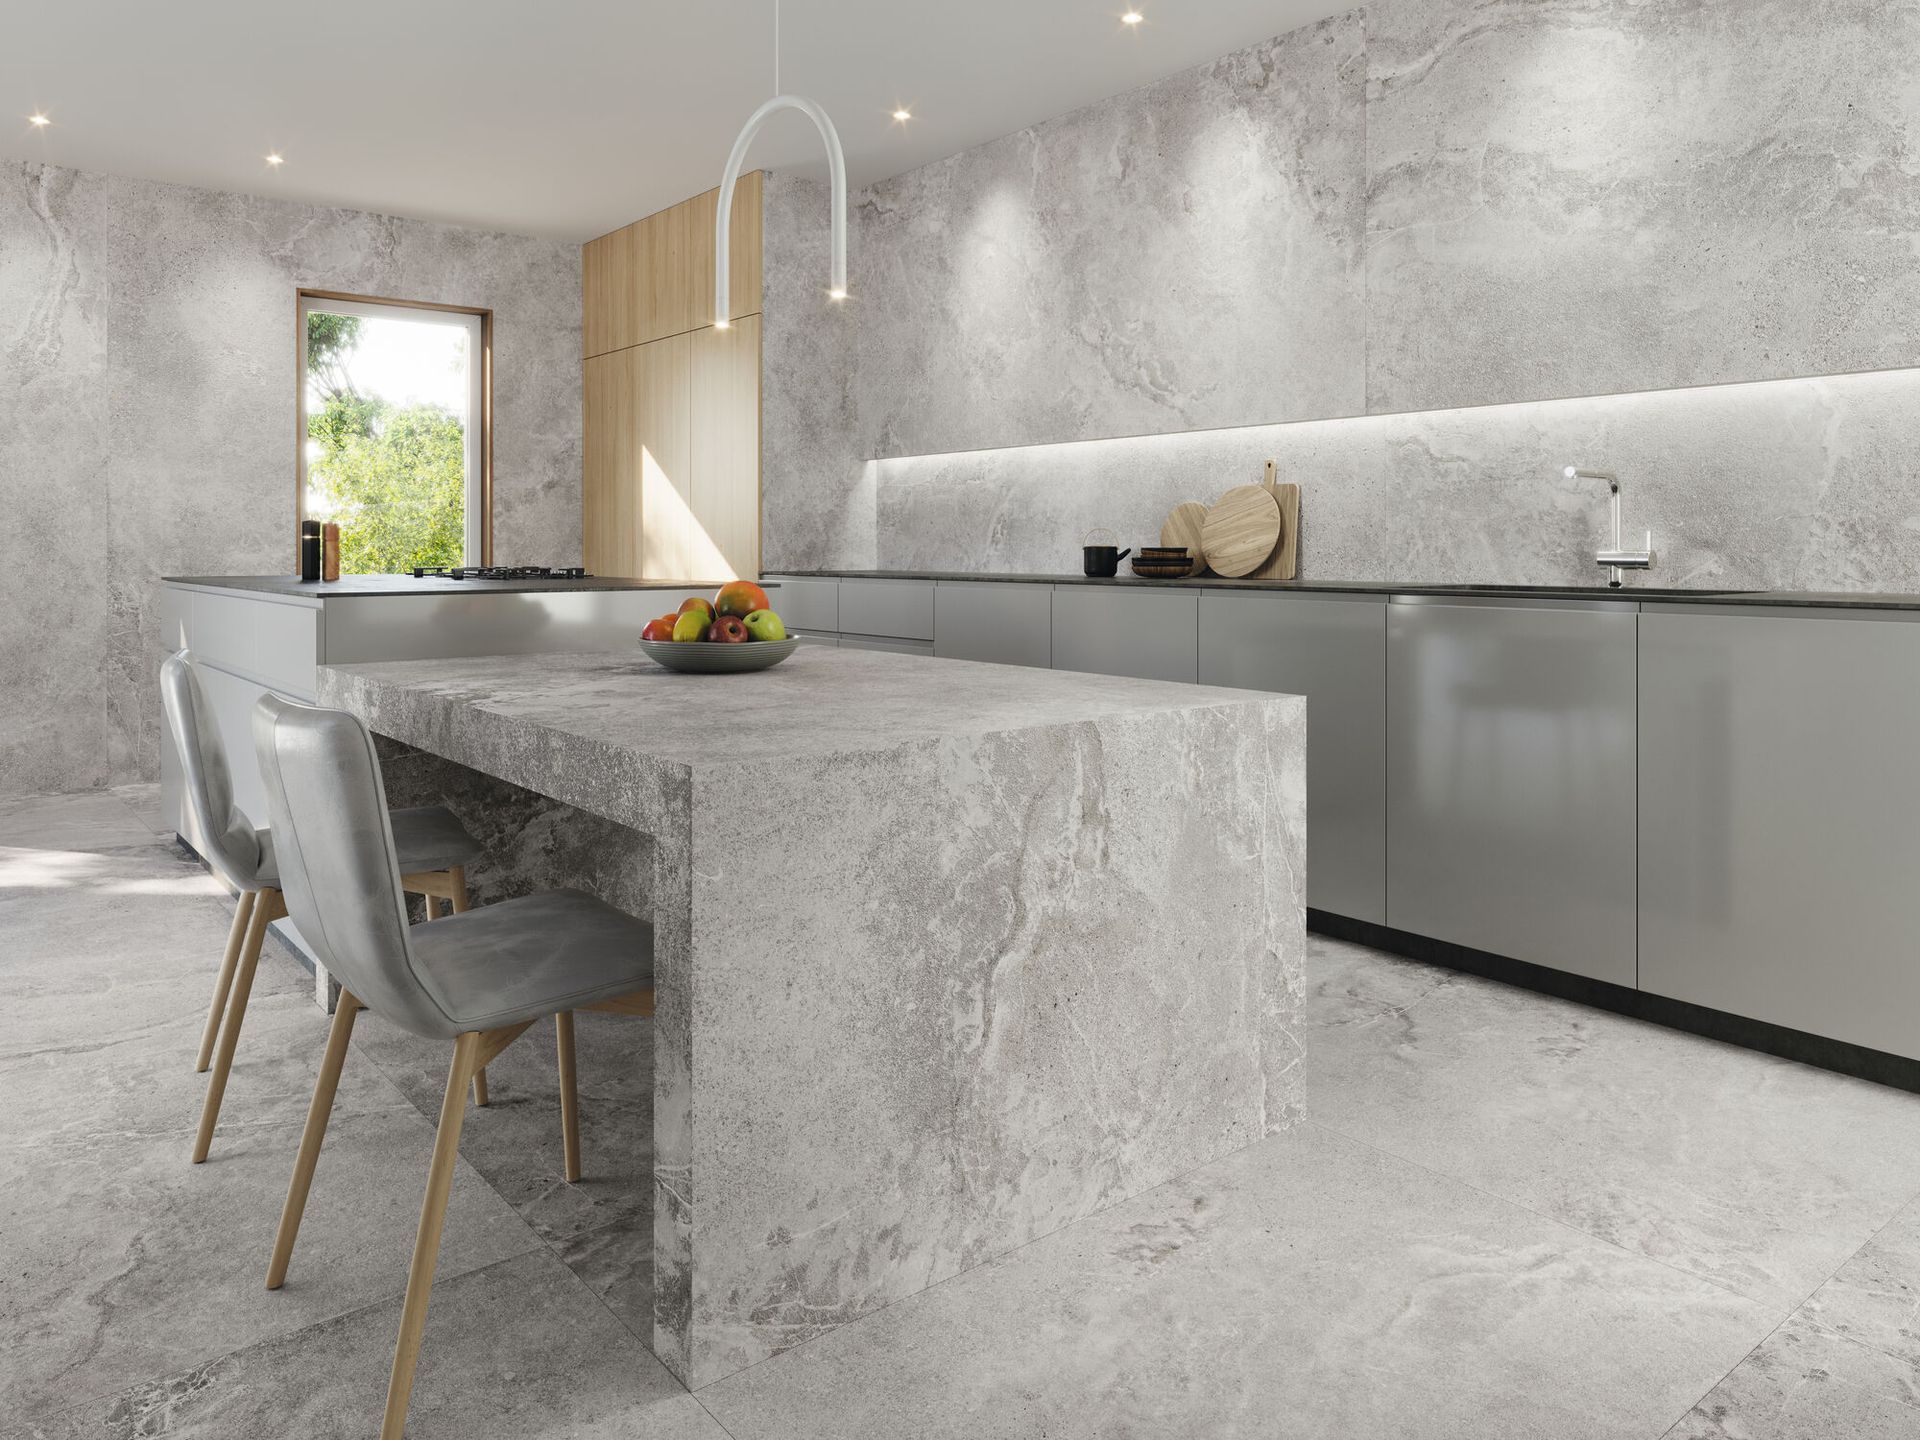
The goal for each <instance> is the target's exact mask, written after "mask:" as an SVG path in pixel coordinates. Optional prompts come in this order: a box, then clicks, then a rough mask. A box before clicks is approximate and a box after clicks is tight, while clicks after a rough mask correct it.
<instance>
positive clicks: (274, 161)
mask: <svg viewBox="0 0 1920 1440" xmlns="http://www.w3.org/2000/svg"><path fill="white" fill-rule="evenodd" d="M267 163H268V164H269V165H284V164H286V163H287V157H286V156H284V155H282V154H280V153H279V151H277V150H276V151H275V152H274V153H273V154H271V155H269V156H267Z"/></svg>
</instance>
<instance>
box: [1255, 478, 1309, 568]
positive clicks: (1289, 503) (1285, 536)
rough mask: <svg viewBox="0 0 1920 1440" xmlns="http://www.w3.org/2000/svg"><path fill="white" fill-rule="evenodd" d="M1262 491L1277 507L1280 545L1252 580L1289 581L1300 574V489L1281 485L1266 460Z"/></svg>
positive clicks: (1296, 486)
mask: <svg viewBox="0 0 1920 1440" xmlns="http://www.w3.org/2000/svg"><path fill="white" fill-rule="evenodd" d="M1265 488H1266V489H1268V490H1271V491H1272V492H1273V499H1274V503H1275V504H1276V505H1278V506H1279V507H1280V542H1279V544H1277V545H1275V546H1274V547H1273V553H1272V554H1271V555H1269V556H1268V557H1267V559H1266V563H1265V564H1263V565H1261V566H1260V567H1259V568H1258V569H1256V570H1255V571H1254V572H1253V578H1254V579H1255V580H1291V579H1293V578H1294V577H1295V576H1297V575H1298V574H1299V573H1300V487H1299V486H1298V485H1282V484H1280V483H1279V479H1278V472H1277V470H1276V468H1275V466H1274V463H1273V461H1271V460H1269V461H1267V478H1266V482H1265Z"/></svg>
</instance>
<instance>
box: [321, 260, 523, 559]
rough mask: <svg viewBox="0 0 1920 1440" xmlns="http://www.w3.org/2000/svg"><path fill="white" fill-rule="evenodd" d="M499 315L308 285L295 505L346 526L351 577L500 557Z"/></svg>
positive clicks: (344, 544)
mask: <svg viewBox="0 0 1920 1440" xmlns="http://www.w3.org/2000/svg"><path fill="white" fill-rule="evenodd" d="M490 322H491V317H490V315H489V314H488V312H486V311H483V310H461V309H453V308H445V307H439V306H428V305H411V304H405V303H402V302H399V301H390V300H361V299H355V298H353V297H350V296H344V295H327V294H319V293H314V292H308V291H302V292H301V295H300V346H299V354H300V367H299V368H300V374H299V407H300V422H299V434H298V444H299V480H298V503H297V509H298V514H299V517H300V518H301V519H302V520H320V521H323V522H324V521H332V522H334V523H335V524H337V525H339V527H340V570H341V573H342V574H351V575H378V574H403V573H405V572H406V571H408V570H411V569H412V568H413V567H415V566H417V565H485V564H487V563H489V560H490V557H489V555H488V551H489V549H490V548H491V535H490V529H491V526H490V524H489V519H490V517H489V514H488V500H489V496H488V489H489V487H488V468H489V467H488V463H487V456H488V452H489V449H490V444H489V441H490V439H491V437H490V436H489V435H488V433H487V424H488V410H489V407H488V403H487V388H488V371H489V368H490V367H489V364H488V346H489V344H490V343H491V336H490V333H489V332H490V329H491V323H490Z"/></svg>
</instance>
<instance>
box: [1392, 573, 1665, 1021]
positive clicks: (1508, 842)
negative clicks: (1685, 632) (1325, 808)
mask: <svg viewBox="0 0 1920 1440" xmlns="http://www.w3.org/2000/svg"><path fill="white" fill-rule="evenodd" d="M1637 618H1638V617H1637V616H1636V614H1635V612H1634V609H1633V607H1631V606H1625V605H1622V606H1608V605H1605V604H1596V605H1569V606H1561V605H1557V604H1538V603H1536V604H1512V603H1502V604H1474V603H1461V604H1454V603H1431V602H1426V601H1411V602H1409V601H1404V600H1398V599H1397V600H1396V601H1395V602H1394V603H1393V604H1392V605H1390V606H1389V607H1388V609H1387V923H1388V924H1389V925H1391V926H1393V927H1395V928H1396V929H1400V930H1409V931H1412V932H1414V933H1415V934H1419V935H1427V936H1431V937H1433V938H1435V939H1438V940H1447V941H1452V942H1453V943H1455V944H1458V945H1466V946H1470V947H1471V948H1473V949H1476V950H1484V951H1489V952H1491V953H1493V954H1496V955H1505V956H1509V957H1512V958H1513V959H1517V960H1526V961H1531V962H1532V963H1534V964H1537V965H1546V966H1551V967H1552V968H1554V969H1556V970H1567V971H1571V972H1573V973H1575V974H1579V975H1587V976H1592V977H1594V978H1596V979H1600V980H1609V981H1612V982H1614V983H1615V984H1619V985H1628V986H1630V985H1633V984H1634V983H1635V978H1636V977H1635V940H1634V935H1635V893H1634V892H1635V864H1634V842H1635V718H1636V717H1635V705H1634V692H1635V629H1636V621H1637Z"/></svg>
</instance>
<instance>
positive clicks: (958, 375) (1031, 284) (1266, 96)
mask: <svg viewBox="0 0 1920 1440" xmlns="http://www.w3.org/2000/svg"><path fill="white" fill-rule="evenodd" d="M1363 71H1364V59H1363V50H1362V22H1361V17H1360V14H1359V12H1350V13H1348V14H1346V15H1343V16H1339V17H1336V18H1335V19H1331V20H1328V21H1325V22H1323V23H1321V24H1318V25H1312V26H1308V27H1306V28H1305V29H1302V30H1296V31H1294V32H1292V33H1290V34H1287V35H1283V36H1280V37H1279V38H1278V39H1275V40H1270V41H1266V42H1263V43H1261V44H1259V45H1254V46H1250V47H1248V48H1247V49H1244V50H1238V51H1235V52H1234V53H1233V54H1231V55H1227V56H1225V57H1223V58H1222V59H1220V60H1218V61H1215V62H1214V63H1213V64H1211V65H1205V66H1201V67H1199V68H1198V69H1194V70H1189V71H1186V72H1183V73H1181V74H1178V75H1175V76H1172V77H1170V78H1168V79H1166V80H1162V81H1159V82H1157V83H1155V84H1153V85H1149V86H1146V87H1145V88H1143V89H1140V90H1137V91H1134V92H1132V93H1130V94H1127V95H1122V96H1118V97H1116V98H1114V99H1111V100H1106V101H1102V102H1101V103H1099V104H1096V105H1092V106H1088V107H1086V108H1085V109H1082V110H1077V111H1074V112H1073V113H1071V114H1069V115H1065V116H1062V117H1060V118H1058V119H1055V120H1050V121H1047V122H1045V123H1044V124H1041V125H1036V126H1033V127H1031V128H1029V129H1026V130H1022V131H1020V132H1018V133H1016V134H1013V135H1010V136H1008V137H1006V138H1005V139H1002V140H996V141H994V142H992V143H991V144H988V145H983V146H979V147H977V148H975V149H972V150H968V151H964V152H962V153H961V154H959V155H956V156H954V157H952V158H951V159H948V160H943V161H939V162H937V163H935V164H933V165H928V166H925V167H923V168H921V169H919V170H914V171H910V172H908V173H907V174H905V175H902V176H899V177H897V178H896V179H893V180H888V181H885V182H882V183H881V184H879V185H876V186H874V187H872V188H871V189H869V190H868V191H866V192H864V193H863V194H862V195H861V196H860V197H859V202H858V206H859V212H860V225H859V229H860V237H861V251H860V257H859V263H858V266H857V269H856V271H855V274H854V277H853V291H854V303H856V304H857V306H858V308H859V309H860V312H861V331H860V375H859V391H860V408H861V431H862V437H861V438H862V446H861V453H860V455H859V457H857V458H862V459H864V458H869V457H872V456H876V455H900V454H918V453H924V452H927V451H940V450H954V449H962V448H969V447H973V446H980V445H1008V444H1022V443H1034V442H1041V441H1053V440H1066V439H1075V438H1078V437H1080V436H1084V435H1114V434H1135V433H1140V432H1146V431H1163V430H1184V429H1191V428H1193V427H1195V426H1201V425H1219V424H1237V423H1243V422H1245V421H1247V420H1250V419H1258V420H1283V419H1291V418H1296V417H1299V416H1307V415H1314V416H1318V415H1338V414H1355V413H1358V412H1359V411H1361V410H1362V409H1363V408H1364V404H1365V395H1364V361H1365V355H1364V350H1363V342H1364V337H1365V321H1364V315H1363V309H1362V290H1361V254H1360V250H1361V232H1362V223H1363V221H1362V216H1363V200H1364V197H1363V187H1362V181H1361V174H1362V166H1363V144H1364V93H1363V85H1364V73H1363Z"/></svg>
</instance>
